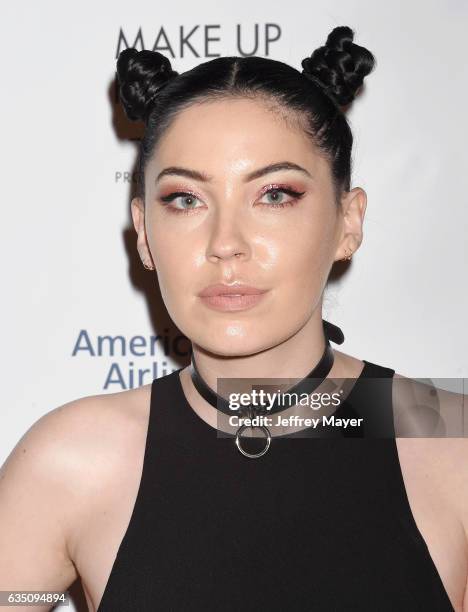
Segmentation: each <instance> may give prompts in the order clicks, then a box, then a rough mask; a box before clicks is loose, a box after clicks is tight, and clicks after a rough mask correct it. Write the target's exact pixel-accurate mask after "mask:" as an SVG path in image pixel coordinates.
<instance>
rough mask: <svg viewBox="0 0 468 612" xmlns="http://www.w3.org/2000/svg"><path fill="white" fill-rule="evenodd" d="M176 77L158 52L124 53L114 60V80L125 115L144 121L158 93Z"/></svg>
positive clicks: (166, 60)
mask: <svg viewBox="0 0 468 612" xmlns="http://www.w3.org/2000/svg"><path fill="white" fill-rule="evenodd" d="M178 74H179V73H178V72H176V71H175V70H172V67H171V62H170V60H169V59H168V58H167V57H165V56H164V55H162V53H159V52H158V51H149V50H143V51H137V50H136V49H134V48H129V49H124V50H123V51H121V52H120V54H119V57H118V59H117V79H118V82H119V87H120V99H121V101H122V104H123V107H124V110H125V114H126V115H127V117H128V118H129V119H130V120H131V121H139V120H141V121H146V120H147V118H148V115H149V113H150V112H151V107H152V103H153V102H154V99H155V97H156V95H157V93H158V92H159V90H160V89H161V88H162V87H163V86H164V85H165V84H166V83H167V82H168V81H170V80H171V79H172V78H174V77H175V76H177V75H178Z"/></svg>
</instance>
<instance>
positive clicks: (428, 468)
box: [393, 372, 468, 543]
mask: <svg viewBox="0 0 468 612" xmlns="http://www.w3.org/2000/svg"><path fill="white" fill-rule="evenodd" d="M436 382H437V380H435V381H434V382H433V381H432V380H431V379H423V380H416V379H412V378H409V377H406V376H403V375H401V374H399V373H396V372H395V375H394V383H393V409H394V415H395V424H396V429H398V430H399V431H396V435H397V437H398V451H399V454H400V457H401V458H402V460H403V461H406V462H407V463H411V464H413V465H414V466H417V469H418V471H419V472H420V473H421V474H422V475H423V477H424V478H425V479H426V480H427V481H428V482H430V483H431V489H432V491H433V495H434V496H435V497H437V501H438V502H439V501H442V502H443V503H444V504H445V506H446V507H447V508H449V509H450V511H451V512H454V513H455V515H456V517H457V519H458V520H459V523H460V525H461V526H462V531H463V532H464V533H465V534H468V437H467V436H468V428H467V426H468V422H466V414H465V411H466V408H467V407H468V396H466V395H464V394H463V393H457V392H455V391H449V390H446V389H442V388H440V387H438V386H437V385H436ZM464 420H465V423H464ZM414 469H416V467H415V468H414ZM467 543H468V540H467Z"/></svg>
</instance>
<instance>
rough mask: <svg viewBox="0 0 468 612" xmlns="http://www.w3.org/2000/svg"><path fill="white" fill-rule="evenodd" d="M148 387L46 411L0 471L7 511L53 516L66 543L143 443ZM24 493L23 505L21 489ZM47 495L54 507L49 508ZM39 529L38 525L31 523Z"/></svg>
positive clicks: (48, 518)
mask: <svg viewBox="0 0 468 612" xmlns="http://www.w3.org/2000/svg"><path fill="white" fill-rule="evenodd" d="M150 390H151V384H150V385H145V386H143V387H140V388H138V389H133V390H129V391H122V392H118V393H112V394H105V395H93V396H86V397H82V398H79V399H75V400H73V401H70V402H68V403H66V404H63V405H62V406H59V407H57V408H54V409H53V410H50V411H49V412H47V413H46V414H44V415H43V416H42V417H40V418H39V419H38V420H37V421H36V422H34V423H33V425H32V426H31V427H30V428H29V429H28V430H27V431H26V432H25V434H24V435H23V436H22V437H21V438H20V440H19V441H18V442H17V444H16V446H15V447H14V449H13V450H12V451H11V453H10V454H9V456H8V457H7V459H6V461H5V463H4V464H3V466H2V468H1V470H0V497H2V495H3V496H4V497H5V498H7V499H9V500H11V504H12V507H13V508H14V507H15V506H21V505H22V504H25V507H24V509H23V512H24V514H25V516H26V517H27V515H28V512H30V511H31V510H30V509H29V508H33V507H36V508H43V509H44V512H43V513H42V515H41V516H42V518H41V517H39V516H38V517H37V520H38V521H39V520H43V521H47V520H50V513H54V512H55V513H56V518H58V519H59V520H60V523H61V525H62V527H63V533H64V534H65V538H66V540H67V544H68V543H69V541H70V539H71V538H72V537H73V535H74V533H75V532H76V529H77V526H78V525H79V524H80V522H81V521H82V520H83V517H84V516H85V515H86V514H87V511H88V509H89V507H90V506H91V505H92V504H94V503H97V501H98V500H105V496H106V494H107V491H108V490H110V489H112V486H113V485H114V483H116V482H118V480H119V477H121V478H124V477H125V465H126V462H127V461H129V460H131V457H132V456H134V455H135V454H137V453H140V454H141V450H142V446H143V448H144V444H145V439H146V427H147V421H148V416H149V398H150ZM25 490H28V500H27V502H26V501H25V500H24V499H23V498H24V496H22V495H21V491H25ZM51 496H53V498H54V504H53V505H51V504H50V499H51ZM37 528H40V524H38V525H37Z"/></svg>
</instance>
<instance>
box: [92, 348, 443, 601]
mask: <svg viewBox="0 0 468 612" xmlns="http://www.w3.org/2000/svg"><path fill="white" fill-rule="evenodd" d="M364 364H365V367H364V369H363V371H362V373H361V375H360V377H359V378H358V379H357V381H356V383H355V384H354V386H353V388H352V389H351V392H350V394H349V395H348V397H347V399H346V401H345V402H343V403H342V404H341V406H340V408H339V410H340V411H342V412H341V415H343V414H345V415H346V414H353V410H354V412H356V408H358V412H359V413H360V414H362V413H363V412H364V413H365V414H366V415H369V417H370V418H372V412H373V413H374V414H376V411H378V412H379V419H378V421H376V425H375V427H376V428H377V429H378V427H379V425H378V423H382V422H385V420H387V422H388V419H391V420H392V419H393V410H392V402H391V397H392V381H393V375H394V373H395V371H394V370H392V369H391V368H386V367H383V366H379V365H376V364H374V363H371V362H368V361H365V360H364ZM181 369H182V368H180V369H179V370H177V371H175V372H173V373H171V374H168V375H166V376H163V377H161V378H156V379H154V381H153V383H152V390H151V404H150V416H149V426H148V432H147V439H146V448H145V456H144V463H143V472H142V476H141V481H140V485H139V490H138V494H137V497H136V501H135V504H134V507H133V512H132V515H131V518H130V522H129V525H128V527H127V530H126V532H125V535H124V537H123V539H122V542H121V544H120V547H119V549H118V552H117V555H116V557H115V560H114V564H113V566H112V570H111V573H110V576H109V580H108V582H107V585H106V588H105V591H104V594H103V597H102V600H101V603H100V605H99V608H98V612H150V611H151V612H153V611H154V612H156V611H158V612H159V611H161V612H168V611H171V612H198V611H200V612H201V611H203V612H207V611H213V612H214V611H216V612H234V611H236V612H254V611H255V612H263V611H271V610H273V611H277V612H280V611H281V612H284V611H285V610H288V611H291V610H292V611H294V612H296V611H297V612H299V611H301V612H305V611H309V610H314V611H315V610H317V611H319V612H321V611H326V612H328V611H340V612H341V611H346V612H348V611H360V612H367V611H369V612H376V611H378V612H387V611H388V612H395V611H397V610H398V612H410V611H411V612H413V611H421V612H432V611H434V612H436V611H437V612H444V611H453V610H454V608H453V606H452V605H451V603H450V599H449V597H448V595H447V592H446V590H445V588H444V585H443V583H442V580H441V578H440V575H439V573H438V571H437V568H436V566H435V564H434V562H433V560H432V558H431V556H430V554H429V550H428V548H427V545H426V543H425V541H424V539H423V537H422V534H421V533H420V531H419V529H418V527H417V525H416V523H415V520H414V517H413V514H412V511H411V508H410V505H409V501H408V497H407V494H406V489H405V485H404V481H403V476H402V472H401V469H400V463H399V458H398V450H397V446H396V443H395V439H394V437H392V438H389V437H387V438H382V437H378V435H376V436H369V437H368V436H366V435H363V432H362V431H356V428H354V429H353V428H346V429H343V430H342V431H340V430H338V429H337V427H336V426H335V427H331V426H330V428H329V430H327V429H326V428H322V430H321V432H320V436H319V437H316V436H315V437H314V434H311V437H303V433H302V436H301V437H297V436H295V435H292V434H289V435H288V436H280V437H276V436H274V437H273V438H272V440H271V446H270V449H269V450H268V452H267V453H266V454H265V455H263V456H262V457H260V458H258V459H252V458H249V457H245V456H244V455H242V454H241V453H240V452H239V450H238V448H237V447H236V445H235V443H234V439H233V437H220V436H219V435H217V433H216V430H215V429H214V428H212V427H211V426H210V425H208V424H207V423H205V421H203V419H201V418H200V417H199V416H198V415H197V413H196V412H195V411H194V410H193V409H192V408H191V406H190V405H189V404H188V401H187V399H186V397H185V395H184V392H183V388H182V385H181V382H180V378H179V372H180V370H181ZM376 377H377V378H379V379H380V382H382V379H386V381H387V382H388V384H387V385H385V382H386V381H383V382H384V386H382V384H380V383H379V386H378V389H377V388H376V389H375V393H374V390H373V388H372V386H369V384H367V383H369V382H371V383H372V380H370V381H369V379H372V378H376ZM364 381H366V385H365V387H364V384H363V383H364ZM353 407H354V409H353ZM337 412H338V411H337ZM392 422H393V421H392ZM314 431H316V430H314Z"/></svg>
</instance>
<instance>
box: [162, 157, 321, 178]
mask: <svg viewBox="0 0 468 612" xmlns="http://www.w3.org/2000/svg"><path fill="white" fill-rule="evenodd" d="M279 170H297V171H298V172H302V173H303V174H306V175H307V176H308V177H310V178H312V175H311V174H310V172H309V171H308V170H306V169H305V168H303V167H302V166H299V165H298V164H295V163H294V162H289V161H283V162H276V163H274V164H268V166H263V168H258V169H257V170H253V172H249V174H247V175H246V176H245V178H244V183H248V182H249V181H253V180H255V179H257V178H260V177H262V176H265V175H266V174H270V173H271V172H278V171H279ZM163 176H185V177H186V178H191V179H194V180H196V181H201V182H203V183H209V182H210V181H212V180H213V177H211V176H209V175H207V174H205V173H203V172H198V171H197V170H191V169H190V168H182V167H181V166H169V167H168V168H164V170H162V171H161V172H160V173H159V174H158V176H157V177H156V180H155V183H157V182H158V181H159V180H160V179H161V178H162V177H163Z"/></svg>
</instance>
